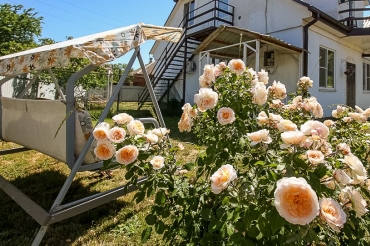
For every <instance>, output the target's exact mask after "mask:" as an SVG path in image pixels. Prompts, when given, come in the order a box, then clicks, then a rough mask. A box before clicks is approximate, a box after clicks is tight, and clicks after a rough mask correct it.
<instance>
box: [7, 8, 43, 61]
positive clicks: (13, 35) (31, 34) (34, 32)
mask: <svg viewBox="0 0 370 246" xmlns="http://www.w3.org/2000/svg"><path fill="white" fill-rule="evenodd" d="M0 16H1V18H0V56H3V55H7V54H11V53H15V52H19V51H23V50H27V49H31V48H35V47H37V42H36V37H40V36H41V31H42V27H41V24H42V20H43V17H40V16H38V13H37V12H35V10H34V9H33V8H29V9H25V8H24V7H23V5H10V4H0Z"/></svg>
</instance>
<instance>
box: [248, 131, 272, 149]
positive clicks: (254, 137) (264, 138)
mask: <svg viewBox="0 0 370 246" xmlns="http://www.w3.org/2000/svg"><path fill="white" fill-rule="evenodd" d="M269 133H270V132H269V131H268V130H266V129H262V130H259V131H256V132H252V133H247V137H248V139H249V140H250V141H251V145H252V146H254V145H256V144H258V143H260V142H262V143H266V144H269V143H271V141H272V139H271V137H270V135H269Z"/></svg>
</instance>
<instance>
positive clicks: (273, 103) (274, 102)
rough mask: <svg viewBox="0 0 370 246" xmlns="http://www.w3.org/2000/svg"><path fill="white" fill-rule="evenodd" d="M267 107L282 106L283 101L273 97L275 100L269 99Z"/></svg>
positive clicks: (276, 107)
mask: <svg viewBox="0 0 370 246" xmlns="http://www.w3.org/2000/svg"><path fill="white" fill-rule="evenodd" d="M269 107H270V108H275V109H278V108H283V107H284V103H283V102H282V101H281V100H280V99H275V100H272V101H271V103H270V104H269Z"/></svg>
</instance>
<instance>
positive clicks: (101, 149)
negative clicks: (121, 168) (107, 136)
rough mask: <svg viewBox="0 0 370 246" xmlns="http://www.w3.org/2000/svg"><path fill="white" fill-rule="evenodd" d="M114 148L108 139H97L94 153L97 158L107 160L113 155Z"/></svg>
mask: <svg viewBox="0 0 370 246" xmlns="http://www.w3.org/2000/svg"><path fill="white" fill-rule="evenodd" d="M115 151H116V148H115V147H114V145H113V144H112V143H111V142H109V141H108V140H103V141H98V143H97V145H96V147H95V149H94V154H95V155H96V157H98V159H99V160H109V159H110V158H112V157H113V155H114V153H115Z"/></svg>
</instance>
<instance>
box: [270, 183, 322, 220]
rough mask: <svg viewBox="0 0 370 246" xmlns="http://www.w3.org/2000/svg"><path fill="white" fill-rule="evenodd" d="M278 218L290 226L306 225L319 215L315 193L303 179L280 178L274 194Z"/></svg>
mask: <svg viewBox="0 0 370 246" xmlns="http://www.w3.org/2000/svg"><path fill="white" fill-rule="evenodd" d="M274 196H275V207H276V209H277V211H278V212H279V214H280V216H281V217H283V218H284V219H286V220H287V221H288V222H290V223H292V224H299V225H307V224H309V223H310V222H311V221H312V220H314V219H315V218H316V216H317V215H318V214H319V201H318V199H317V195H316V193H315V192H314V191H313V190H312V188H311V186H310V185H309V184H308V183H307V181H306V180H305V179H303V178H296V177H290V178H282V179H280V180H278V181H277V187H276V190H275V193H274Z"/></svg>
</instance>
